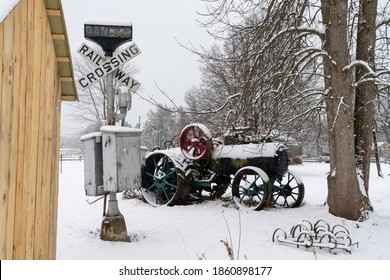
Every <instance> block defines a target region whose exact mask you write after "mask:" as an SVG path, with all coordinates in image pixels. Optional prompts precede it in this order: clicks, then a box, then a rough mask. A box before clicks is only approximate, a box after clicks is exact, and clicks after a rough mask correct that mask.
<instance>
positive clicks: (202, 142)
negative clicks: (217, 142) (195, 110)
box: [180, 124, 212, 160]
mask: <svg viewBox="0 0 390 280" xmlns="http://www.w3.org/2000/svg"><path fill="white" fill-rule="evenodd" d="M211 146H212V143H211V133H210V131H209V129H208V128H207V127H206V126H204V125H203V124H189V125H187V126H186V127H184V128H183V130H182V132H181V134H180V149H181V151H182V153H183V155H184V156H185V157H186V158H188V159H191V160H201V159H204V158H206V157H207V156H208V155H209V154H210V151H211Z"/></svg>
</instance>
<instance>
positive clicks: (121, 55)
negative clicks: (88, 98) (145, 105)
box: [77, 43, 141, 92]
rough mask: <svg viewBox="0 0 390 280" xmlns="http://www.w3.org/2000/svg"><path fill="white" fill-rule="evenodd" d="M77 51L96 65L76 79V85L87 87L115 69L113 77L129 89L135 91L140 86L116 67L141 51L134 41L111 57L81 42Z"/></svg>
mask: <svg viewBox="0 0 390 280" xmlns="http://www.w3.org/2000/svg"><path fill="white" fill-rule="evenodd" d="M77 52H78V53H79V54H80V55H82V56H83V57H85V58H86V59H88V60H90V61H92V62H93V63H95V64H96V65H97V67H96V68H95V69H94V70H92V71H90V72H89V73H87V74H85V75H84V76H83V77H81V78H80V79H78V80H77V83H78V85H79V86H80V87H81V88H82V89H86V88H88V87H89V86H91V85H92V84H93V83H95V82H97V81H98V80H100V79H101V78H103V77H105V76H106V75H107V74H109V73H111V72H114V71H116V72H115V73H114V78H115V79H117V80H118V81H119V82H121V83H122V84H124V85H126V86H128V87H129V89H130V91H132V92H136V91H137V89H138V88H139V87H140V85H141V83H139V82H138V81H137V80H135V79H134V78H132V77H130V76H129V75H127V74H126V73H124V72H122V71H121V70H119V69H118V67H119V66H121V65H123V64H124V63H126V62H128V61H130V60H131V59H133V58H134V57H136V56H137V55H139V54H140V53H141V50H140V49H139V48H138V46H137V45H136V44H135V43H132V44H131V45H129V46H128V47H126V48H125V49H123V50H121V51H119V52H118V53H117V54H116V55H115V56H113V57H103V56H102V55H101V54H99V53H98V52H97V51H96V50H94V49H92V48H91V47H89V46H88V45H87V44H85V43H82V44H81V46H80V47H79V49H78V50H77Z"/></svg>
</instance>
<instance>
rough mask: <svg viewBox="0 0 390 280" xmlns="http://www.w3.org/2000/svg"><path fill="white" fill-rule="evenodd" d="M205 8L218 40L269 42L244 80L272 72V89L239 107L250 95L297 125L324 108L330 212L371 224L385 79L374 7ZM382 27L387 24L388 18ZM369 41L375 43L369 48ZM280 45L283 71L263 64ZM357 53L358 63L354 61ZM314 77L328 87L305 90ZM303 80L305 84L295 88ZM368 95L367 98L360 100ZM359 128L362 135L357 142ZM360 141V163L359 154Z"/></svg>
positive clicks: (266, 2) (248, 4) (325, 0)
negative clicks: (372, 157)
mask: <svg viewBox="0 0 390 280" xmlns="http://www.w3.org/2000/svg"><path fill="white" fill-rule="evenodd" d="M205 2H208V3H209V14H208V21H206V22H205V24H206V25H207V26H209V27H215V26H217V27H220V28H219V29H217V32H216V33H213V34H215V36H216V37H219V38H221V37H224V36H226V37H227V38H228V39H230V38H233V37H234V36H235V34H240V33H241V34H243V33H245V34H248V35H249V38H252V42H253V41H256V40H259V38H262V36H264V40H262V42H263V45H262V46H261V48H253V49H252V50H253V52H251V55H250V56H249V57H250V60H248V61H250V65H251V68H250V71H249V72H248V73H247V74H246V75H247V77H248V79H247V80H246V81H252V79H254V78H255V77H256V78H257V77H258V76H259V75H260V76H261V75H262V74H264V73H270V74H271V75H269V76H268V77H266V76H264V75H263V77H265V80H266V81H268V85H269V86H268V87H262V88H261V90H260V91H258V92H257V93H258V95H255V96H249V95H247V94H245V91H242V92H241V95H240V100H239V102H238V104H236V106H240V105H242V104H247V103H245V102H246V100H247V99H246V98H247V97H249V98H252V99H251V100H254V99H253V97H254V98H259V97H264V98H263V99H262V100H263V101H265V102H264V103H266V104H267V102H270V103H271V104H272V108H273V109H274V110H273V111H270V110H268V111H267V112H268V113H269V114H271V115H273V116H275V115H276V116H279V113H280V111H283V112H282V113H281V114H280V116H282V118H274V117H273V118H272V120H273V121H280V123H282V122H285V123H287V124H292V123H294V122H295V121H296V120H298V117H299V118H303V119H307V118H308V116H309V115H313V114H314V115H319V113H318V112H319V110H321V109H322V108H324V105H326V106H325V109H326V115H327V118H326V121H327V131H328V143H329V149H330V155H331V162H330V169H331V170H330V174H329V176H328V193H329V196H328V204H329V211H330V212H331V213H332V214H334V215H336V216H341V217H345V218H348V219H353V220H356V219H360V218H363V219H364V218H367V215H366V214H367V213H368V212H369V211H371V210H372V207H371V205H370V203H369V199H368V195H367V193H368V178H369V177H368V175H369V171H368V170H367V166H368V165H369V156H367V155H369V154H370V153H371V146H369V144H370V143H371V140H370V139H371V129H372V124H373V115H374V110H373V105H374V101H375V98H376V90H375V88H374V87H375V82H378V81H379V79H378V77H379V76H380V73H379V72H377V71H376V69H375V55H374V49H375V32H376V30H375V20H376V8H377V3H376V1H360V2H359V3H356V1H351V2H350V5H349V3H348V1H347V0H343V1H330V0H321V1H316V0H313V1H308V0H301V1H300V0H296V1H277V0H259V1H256V2H253V1H249V0H241V1H233V0H219V1H215V0H213V1H211V0H210V1H206V0H205ZM353 6H356V7H357V8H358V9H359V11H360V12H359V13H357V14H356V17H350V16H351V9H350V8H353ZM253 14H261V15H262V16H261V18H260V19H261V20H260V21H258V22H255V25H253V26H251V25H248V24H243V22H244V23H246V22H248V20H247V19H249V18H252V17H253ZM237 17H241V18H245V19H246V20H243V21H241V22H239V23H237V21H234V20H233V19H236V18H237ZM356 19H357V20H358V21H357V22H356ZM351 22H352V23H351ZM383 22H385V23H387V24H388V20H386V19H385V20H384V21H383ZM355 23H358V24H357V25H356V24H355ZM356 26H357V29H356ZM264 31H267V32H264ZM355 34H358V36H357V37H358V38H357V40H356V39H355V38H354V36H355ZM364 38H365V39H367V40H368V44H370V45H364V44H363V42H362V41H364V40H365V39H364ZM287 39H289V40H287ZM249 42H250V40H249ZM280 46H283V48H284V51H283V50H282V53H283V54H284V55H285V56H284V58H285V59H284V60H279V61H278V62H279V65H275V64H267V63H264V61H267V58H269V56H270V54H272V52H273V51H276V52H281V49H280V48H279V47H280ZM369 46H371V48H370V47H369ZM355 48H356V58H354V56H353V55H354V50H355ZM282 57H283V56H282ZM260 65H261V66H263V67H264V68H263V69H262V73H259V72H258V71H256V70H257V69H258V66H260ZM270 67H273V69H270ZM274 69H277V71H276V73H275V72H273V71H272V70H274ZM357 72H359V73H357ZM272 74H273V75H272ZM313 76H322V77H323V81H324V86H322V87H321V86H318V83H312V84H311V86H310V87H307V85H310V82H312V81H316V79H308V78H309V77H310V78H313ZM355 77H356V80H355V79H354V78H355ZM299 82H303V85H304V86H303V87H297V85H298V84H299ZM247 85H248V83H244V84H243V86H242V87H243V88H245V86H247ZM275 85H277V86H275ZM359 91H360V92H359ZM368 91H370V94H369V95H368V96H367V95H366V94H365V93H367V92H368ZM294 92H296V95H295V96H294V94H293V93H294ZM362 96H364V98H366V97H367V99H364V98H363V99H362ZM267 97H269V99H267ZM244 101H245V102H244ZM356 101H357V102H358V103H355V102H356ZM282 102H284V104H285V106H284V107H279V108H280V109H279V112H278V110H275V109H277V108H278V105H280V104H283V103H282ZM303 104H306V105H308V104H310V107H311V108H310V109H306V108H307V107H304V106H303ZM355 105H356V106H355ZM355 108H356V110H357V111H356V112H358V114H360V113H359V112H361V111H363V110H364V112H365V114H364V116H363V118H364V121H359V120H357V121H355ZM271 123H272V121H271ZM354 128H356V129H357V130H358V131H359V134H360V135H359V136H357V137H356V138H355V130H354ZM355 139H356V143H357V144H358V145H356V147H357V148H356V151H357V153H358V155H359V157H358V158H356V156H355ZM362 155H364V157H362ZM357 167H359V169H358V171H357ZM363 170H364V171H363ZM358 174H359V176H358ZM361 178H362V179H363V181H365V182H366V183H365V184H364V187H362V188H361V185H360V184H359V180H360V179H361Z"/></svg>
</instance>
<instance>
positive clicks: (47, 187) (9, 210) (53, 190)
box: [0, 0, 78, 259]
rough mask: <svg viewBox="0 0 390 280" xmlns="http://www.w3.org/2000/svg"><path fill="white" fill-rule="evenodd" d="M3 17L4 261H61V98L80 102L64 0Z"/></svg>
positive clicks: (28, 4) (0, 210) (28, 0)
mask: <svg viewBox="0 0 390 280" xmlns="http://www.w3.org/2000/svg"><path fill="white" fill-rule="evenodd" d="M1 1H2V2H3V3H5V2H4V1H10V2H11V1H13V5H15V4H16V6H13V8H12V9H10V11H8V12H9V13H8V15H6V16H5V18H3V19H2V20H1V19H0V259H55V257H56V238H57V207H58V161H59V139H60V118H61V101H63V100H67V101H72V100H77V99H78V97H77V91H76V87H75V83H74V78H73V69H72V62H71V61H72V60H71V55H70V49H69V43H68V38H67V33H66V28H65V20H64V15H63V12H62V6H61V2H60V0H19V1H15V0H1Z"/></svg>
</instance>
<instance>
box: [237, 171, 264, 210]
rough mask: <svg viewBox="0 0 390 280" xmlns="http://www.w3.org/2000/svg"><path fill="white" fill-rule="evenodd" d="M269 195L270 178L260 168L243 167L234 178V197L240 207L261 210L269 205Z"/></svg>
mask: <svg viewBox="0 0 390 280" xmlns="http://www.w3.org/2000/svg"><path fill="white" fill-rule="evenodd" d="M269 193H270V188H269V184H268V176H267V174H266V173H265V172H264V171H263V170H261V169H260V168H257V167H253V166H247V167H243V168H241V169H240V170H238V171H237V173H236V175H235V176H234V179H233V184H232V195H233V200H234V202H235V203H236V204H237V206H239V207H242V208H247V209H251V210H261V209H263V208H264V207H265V205H266V203H267V199H268V197H269Z"/></svg>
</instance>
